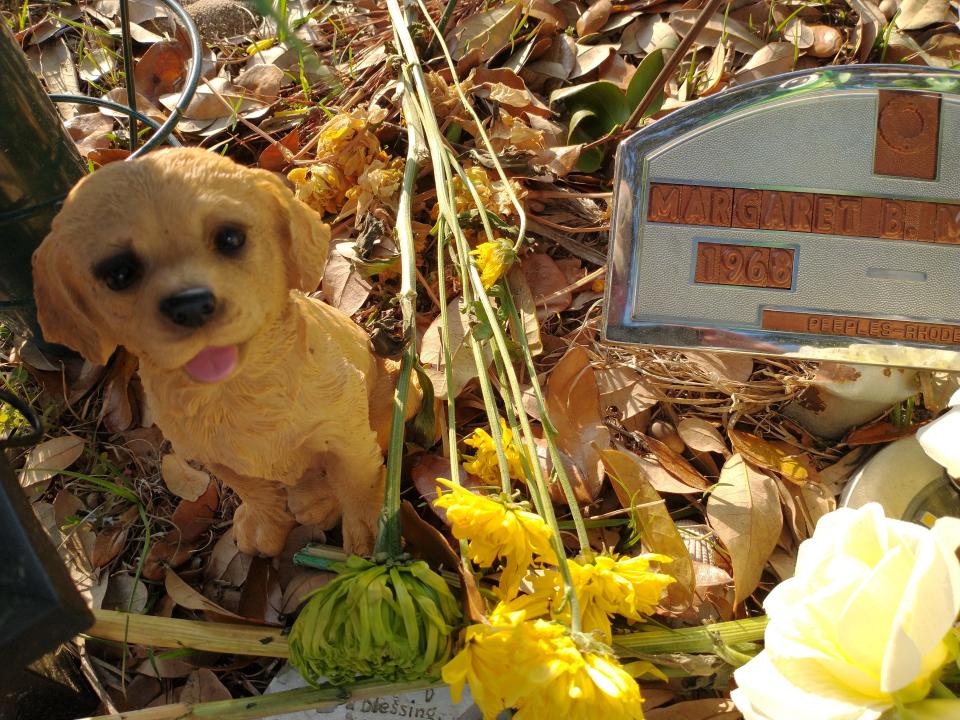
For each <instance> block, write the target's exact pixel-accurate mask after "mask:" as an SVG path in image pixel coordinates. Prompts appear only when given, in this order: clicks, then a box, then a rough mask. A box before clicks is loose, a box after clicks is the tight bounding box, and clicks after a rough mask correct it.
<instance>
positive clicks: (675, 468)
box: [644, 435, 709, 490]
mask: <svg viewBox="0 0 960 720" xmlns="http://www.w3.org/2000/svg"><path fill="white" fill-rule="evenodd" d="M644 442H645V443H646V445H647V447H648V448H649V449H650V452H652V453H653V454H654V455H655V456H656V458H657V460H658V461H659V462H660V464H661V465H662V466H663V467H664V469H665V470H666V471H667V472H669V473H670V474H671V475H673V476H674V477H675V478H677V479H678V480H680V481H681V482H683V483H684V484H685V485H689V486H690V487H691V488H694V489H696V490H706V489H707V487H708V486H709V483H708V482H707V479H706V478H705V477H704V476H703V475H701V474H700V473H699V472H698V471H697V469H696V468H695V467H693V465H691V464H690V463H689V462H688V461H687V459H686V458H684V457H683V456H682V455H680V454H679V453H678V452H676V451H674V450H672V449H671V448H670V446H669V445H667V444H666V443H665V442H661V441H660V440H657V439H656V438H655V437H651V436H649V435H647V436H645V437H644Z"/></svg>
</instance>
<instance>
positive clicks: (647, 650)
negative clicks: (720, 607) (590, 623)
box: [613, 615, 767, 657]
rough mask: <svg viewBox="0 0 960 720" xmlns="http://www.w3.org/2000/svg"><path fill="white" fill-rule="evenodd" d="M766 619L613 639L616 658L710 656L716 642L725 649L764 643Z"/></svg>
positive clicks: (655, 629) (748, 619)
mask: <svg viewBox="0 0 960 720" xmlns="http://www.w3.org/2000/svg"><path fill="white" fill-rule="evenodd" d="M766 627H767V616H766V615H760V616H758V617H753V618H747V619H746V620H731V621H730V622H722V623H714V624H713V625H704V626H702V627H691V628H678V629H676V630H672V629H669V628H652V629H650V630H645V631H641V632H632V633H626V634H624V635H614V636H613V649H614V650H615V651H616V653H617V655H620V656H621V657H623V656H630V655H632V654H642V655H657V654H663V653H713V652H715V650H716V645H717V640H718V639H719V640H720V641H721V642H722V643H723V644H724V645H738V644H740V643H747V642H756V641H758V640H762V639H763V633H764V630H765V629H766Z"/></svg>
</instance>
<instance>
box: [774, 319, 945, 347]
mask: <svg viewBox="0 0 960 720" xmlns="http://www.w3.org/2000/svg"><path fill="white" fill-rule="evenodd" d="M761 327H763V329H764V330H780V331H782V332H799V333H811V334H814V335H839V336H841V337H858V338H873V339H875V340H887V341H891V342H892V341H907V342H912V343H917V344H930V345H960V325H947V324H944V323H930V322H918V321H911V320H891V319H889V318H872V317H863V316H858V315H835V314H833V313H814V312H792V311H788V310H764V311H763V324H762V326H761Z"/></svg>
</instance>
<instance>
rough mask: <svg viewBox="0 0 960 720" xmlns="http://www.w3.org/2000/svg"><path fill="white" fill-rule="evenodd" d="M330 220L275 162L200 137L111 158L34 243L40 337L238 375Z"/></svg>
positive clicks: (322, 252)
mask: <svg viewBox="0 0 960 720" xmlns="http://www.w3.org/2000/svg"><path fill="white" fill-rule="evenodd" d="M329 241H330V231H329V228H328V227H327V226H326V225H324V224H323V223H321V222H320V219H319V218H318V216H317V215H316V213H314V212H313V211H312V210H310V209H309V208H307V207H306V206H305V205H304V204H303V203H301V202H300V201H299V200H297V199H296V198H295V197H294V196H293V193H292V192H291V191H290V190H289V189H288V188H287V187H286V186H285V185H284V184H283V182H282V181H281V180H280V179H279V178H277V177H276V176H274V175H273V174H271V173H269V172H267V171H265V170H254V169H249V168H245V167H243V166H241V165H238V164H237V163H235V162H233V161H232V160H229V159H227V158H224V157H221V156H220V155H217V154H215V153H212V152H209V151H206V150H199V149H169V150H160V151H157V152H154V153H152V154H149V155H147V156H145V157H143V158H141V159H137V160H133V161H130V162H117V163H112V164H110V165H107V166H105V167H103V168H102V169H100V170H98V171H96V172H95V173H93V174H92V175H90V176H88V177H86V178H84V179H83V180H81V181H80V182H79V183H78V184H77V186H76V187H75V188H74V189H73V190H72V191H71V193H70V195H69V196H68V197H67V199H66V202H65V203H64V206H63V210H61V211H60V213H59V214H58V215H57V217H56V218H55V220H54V222H53V227H52V229H51V231H50V234H49V235H48V236H47V237H46V239H44V241H43V243H42V244H41V245H40V247H39V248H38V249H37V251H36V252H35V253H34V255H33V274H34V286H35V294H36V300H37V315H38V319H39V321H40V326H41V327H42V329H43V333H44V336H45V337H46V339H47V340H49V341H52V342H58V343H62V344H64V345H67V346H68V347H71V348H73V349H75V350H77V351H79V352H80V354H81V355H83V356H84V357H85V358H87V359H88V360H90V361H91V362H94V363H98V364H104V363H105V362H106V361H107V359H108V358H109V357H110V355H111V354H112V353H113V351H114V350H115V349H116V347H117V346H118V345H122V346H124V347H125V348H126V349H127V350H128V351H129V352H131V353H133V354H134V355H137V356H139V357H141V358H146V359H148V360H149V362H150V363H151V364H153V365H154V366H156V367H158V368H160V369H163V370H175V369H177V368H181V367H182V368H184V369H185V370H186V372H187V374H188V375H189V376H190V377H192V378H193V380H195V381H198V382H217V381H220V380H224V379H226V378H227V377H229V376H230V375H231V374H232V373H233V372H234V370H236V367H237V365H238V364H239V362H241V360H242V354H243V347H244V343H246V342H247V341H248V340H250V339H251V338H252V337H254V336H255V335H256V334H257V333H258V332H259V331H260V330H261V328H263V327H264V326H265V324H266V323H267V322H268V321H269V320H271V319H273V318H275V317H276V316H277V314H279V313H280V311H281V309H282V307H283V305H284V303H285V302H286V300H287V298H288V296H289V292H290V290H291V289H299V290H303V291H305V292H309V291H312V290H315V289H316V288H317V285H319V283H320V278H321V275H322V273H323V266H324V263H325V262H326V258H327V248H328V245H329Z"/></svg>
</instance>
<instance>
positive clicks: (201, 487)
mask: <svg viewBox="0 0 960 720" xmlns="http://www.w3.org/2000/svg"><path fill="white" fill-rule="evenodd" d="M160 475H161V476H162V477H163V483H164V485H166V486H167V490H169V491H170V492H172V493H173V494H174V495H176V496H177V497H180V498H183V499H184V500H191V501H193V500H197V499H198V498H200V496H201V495H203V494H204V493H205V492H206V491H207V487H208V486H209V485H210V476H209V475H207V473H205V472H204V471H203V470H197V469H196V468H195V467H193V466H191V465H190V463H188V462H187V461H186V460H184V459H183V458H182V457H180V456H179V455H177V454H176V453H167V454H166V455H164V456H163V459H162V460H161V461H160Z"/></svg>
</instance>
